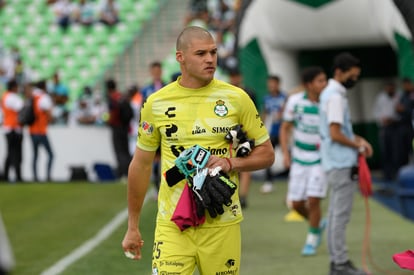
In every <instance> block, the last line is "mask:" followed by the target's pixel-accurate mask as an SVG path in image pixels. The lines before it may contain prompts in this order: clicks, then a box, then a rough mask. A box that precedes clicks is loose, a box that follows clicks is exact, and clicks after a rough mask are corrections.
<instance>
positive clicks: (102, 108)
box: [92, 94, 108, 125]
mask: <svg viewBox="0 0 414 275" xmlns="http://www.w3.org/2000/svg"><path fill="white" fill-rule="evenodd" d="M92 113H93V115H94V116H95V117H96V121H95V124H96V125H104V124H105V116H106V115H108V108H107V105H106V103H105V102H104V101H103V100H102V96H101V95H100V94H94V95H93V96H92Z"/></svg>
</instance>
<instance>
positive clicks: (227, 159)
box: [224, 158, 233, 172]
mask: <svg viewBox="0 0 414 275" xmlns="http://www.w3.org/2000/svg"><path fill="white" fill-rule="evenodd" d="M224 159H225V160H226V161H227V163H228V164H229V166H230V168H229V172H230V171H231V170H232V169H233V165H231V161H230V159H229V158H224Z"/></svg>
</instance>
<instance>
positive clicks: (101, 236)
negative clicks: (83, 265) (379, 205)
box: [40, 192, 152, 275]
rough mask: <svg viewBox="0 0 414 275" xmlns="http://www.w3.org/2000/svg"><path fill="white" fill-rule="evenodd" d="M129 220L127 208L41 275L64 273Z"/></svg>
mask: <svg viewBox="0 0 414 275" xmlns="http://www.w3.org/2000/svg"><path fill="white" fill-rule="evenodd" d="M149 193H151V194H152V192H148V193H147V195H146V196H145V199H144V203H143V205H145V203H146V202H147V201H148V199H149V198H150V197H151V194H149ZM127 219H128V209H127V208H126V209H124V210H122V211H121V212H119V213H118V214H117V215H116V216H115V217H114V218H113V219H112V220H111V221H110V222H109V223H107V224H106V225H105V226H104V227H103V228H102V229H101V230H99V231H98V233H97V234H96V235H95V236H94V237H93V238H91V239H89V240H87V241H86V242H84V243H83V244H82V245H81V246H79V247H78V248H76V249H75V250H73V251H72V252H71V253H69V254H68V255H66V256H65V257H63V258H62V259H60V260H59V261H57V262H56V263H55V264H54V265H52V266H51V267H49V268H47V269H46V270H44V271H42V273H40V275H58V274H60V273H62V272H63V271H64V270H65V269H66V268H68V266H70V265H71V264H73V263H74V262H76V261H77V260H79V259H80V258H82V257H83V256H85V255H86V254H88V253H89V252H91V251H92V250H93V249H94V248H95V247H97V246H98V245H99V244H100V243H102V242H103V241H104V240H106V239H107V238H108V237H109V236H110V235H111V234H112V233H113V232H114V231H115V230H116V229H117V228H118V227H119V226H120V225H121V224H122V223H123V222H124V221H125V220H127ZM121 252H122V251H121ZM121 252H120V253H121Z"/></svg>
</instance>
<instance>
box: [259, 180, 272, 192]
mask: <svg viewBox="0 0 414 275" xmlns="http://www.w3.org/2000/svg"><path fill="white" fill-rule="evenodd" d="M260 192H261V193H263V194H269V193H272V192H273V184H272V183H271V182H270V181H265V183H264V184H263V185H262V186H261V187H260Z"/></svg>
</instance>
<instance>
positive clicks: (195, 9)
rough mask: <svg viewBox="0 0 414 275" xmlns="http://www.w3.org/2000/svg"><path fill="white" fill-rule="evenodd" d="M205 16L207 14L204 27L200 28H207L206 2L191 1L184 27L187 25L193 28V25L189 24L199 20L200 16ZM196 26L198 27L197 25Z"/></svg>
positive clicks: (202, 0) (205, 0)
mask: <svg viewBox="0 0 414 275" xmlns="http://www.w3.org/2000/svg"><path fill="white" fill-rule="evenodd" d="M206 14H207V20H206V22H205V25H203V26H200V27H204V28H207V23H208V18H209V14H208V8H207V0H191V1H190V7H189V12H188V14H187V16H186V18H185V21H184V26H187V25H189V24H190V25H192V26H194V25H193V24H191V22H192V21H194V20H197V19H200V18H201V17H203V16H202V15H206ZM197 26H199V25H198V24H197Z"/></svg>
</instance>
